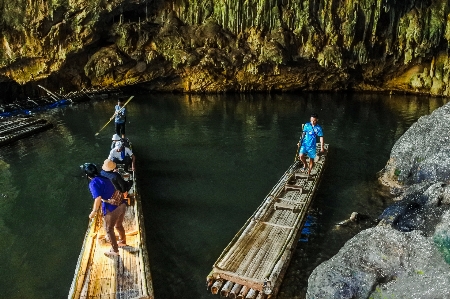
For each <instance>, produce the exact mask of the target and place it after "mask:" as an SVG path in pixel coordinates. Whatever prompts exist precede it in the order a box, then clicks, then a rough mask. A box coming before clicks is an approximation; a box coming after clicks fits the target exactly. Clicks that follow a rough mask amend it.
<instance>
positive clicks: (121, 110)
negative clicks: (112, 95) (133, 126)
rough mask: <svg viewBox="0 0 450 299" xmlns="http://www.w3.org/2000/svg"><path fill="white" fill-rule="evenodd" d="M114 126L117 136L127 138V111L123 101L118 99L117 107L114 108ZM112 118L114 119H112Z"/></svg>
mask: <svg viewBox="0 0 450 299" xmlns="http://www.w3.org/2000/svg"><path fill="white" fill-rule="evenodd" d="M114 110H115V112H114V115H113V117H114V126H115V130H116V134H117V135H119V136H122V138H125V123H126V122H127V110H126V108H125V107H124V106H123V100H122V99H121V98H119V99H118V101H117V105H116V106H115V107H114ZM111 118H112V117H111Z"/></svg>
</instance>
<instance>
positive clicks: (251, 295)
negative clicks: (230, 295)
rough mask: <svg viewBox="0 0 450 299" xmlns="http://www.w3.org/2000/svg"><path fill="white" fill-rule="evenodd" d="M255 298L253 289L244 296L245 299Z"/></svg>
mask: <svg viewBox="0 0 450 299" xmlns="http://www.w3.org/2000/svg"><path fill="white" fill-rule="evenodd" d="M255 298H256V291H255V290H254V289H250V290H249V291H248V293H247V296H245V299H255Z"/></svg>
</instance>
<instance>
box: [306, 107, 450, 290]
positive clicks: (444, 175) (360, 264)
mask: <svg viewBox="0 0 450 299" xmlns="http://www.w3.org/2000/svg"><path fill="white" fill-rule="evenodd" d="M449 118H450V105H448V104H446V105H444V106H443V107H441V108H439V109H437V110H435V111H434V112H433V113H432V114H431V115H428V116H424V117H422V118H420V119H419V120H418V122H417V123H415V124H413V125H412V126H411V127H410V128H409V129H408V131H406V132H405V134H404V135H403V136H402V137H401V138H400V139H399V140H398V141H397V142H396V144H395V145H394V147H393V149H392V152H391V156H390V159H389V161H388V163H387V165H386V167H385V168H384V169H383V171H382V172H381V176H380V181H381V182H382V183H384V184H385V185H387V186H390V187H391V188H393V193H394V191H395V193H396V194H397V196H396V197H395V198H393V200H394V203H393V204H392V205H391V206H390V207H388V208H387V209H386V210H385V211H384V212H383V213H382V214H381V215H380V216H379V217H378V221H379V224H378V225H377V226H375V227H373V228H369V229H366V230H364V231H362V232H360V233H359V234H358V235H356V236H355V237H353V238H352V239H351V240H349V241H348V242H347V243H346V244H345V245H344V246H343V248H342V249H341V250H340V251H339V252H338V253H337V254H336V255H335V256H334V257H333V258H331V259H330V260H328V261H326V262H324V263H322V264H321V265H319V266H318V267H317V268H316V269H315V270H314V271H313V273H312V274H311V276H310V277H309V280H308V291H307V298H430V299H431V298H450V284H449V283H450V185H449V184H448V183H449V175H450V170H449V169H450V158H448V157H449V154H450V146H449V145H448V139H449V137H450V133H449V132H450V130H449V129H450V128H449V126H450V121H449V120H450V119H449Z"/></svg>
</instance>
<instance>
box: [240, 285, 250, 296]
mask: <svg viewBox="0 0 450 299" xmlns="http://www.w3.org/2000/svg"><path fill="white" fill-rule="evenodd" d="M248 291H250V288H249V287H248V286H246V285H244V286H243V287H242V289H241V291H240V292H239V295H238V296H237V299H243V298H245V297H246V296H247V293H248Z"/></svg>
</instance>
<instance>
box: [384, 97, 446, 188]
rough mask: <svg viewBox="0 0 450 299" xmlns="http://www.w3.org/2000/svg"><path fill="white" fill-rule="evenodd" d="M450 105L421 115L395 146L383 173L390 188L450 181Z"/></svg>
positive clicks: (385, 182)
mask: <svg viewBox="0 0 450 299" xmlns="http://www.w3.org/2000/svg"><path fill="white" fill-rule="evenodd" d="M448 132H450V105H449V104H447V105H444V106H442V107H440V108H438V109H436V110H435V111H434V112H433V113H432V114H431V115H428V116H422V117H421V118H420V119H419V120H418V121H417V122H416V123H414V124H413V125H412V126H411V127H410V128H409V129H408V130H407V131H406V132H405V133H404V134H403V135H402V136H401V137H400V138H399V140H398V141H397V142H396V143H395V145H394V147H393V148H392V151H391V155H390V158H389V161H388V163H387V165H386V166H385V168H384V169H383V171H382V173H381V178H380V179H381V181H382V182H383V183H384V184H385V185H388V186H391V187H396V188H405V187H408V186H411V185H414V184H417V183H421V182H425V181H443V182H448V181H449V179H450V167H449V166H450V143H449V138H450V135H449V134H448Z"/></svg>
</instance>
